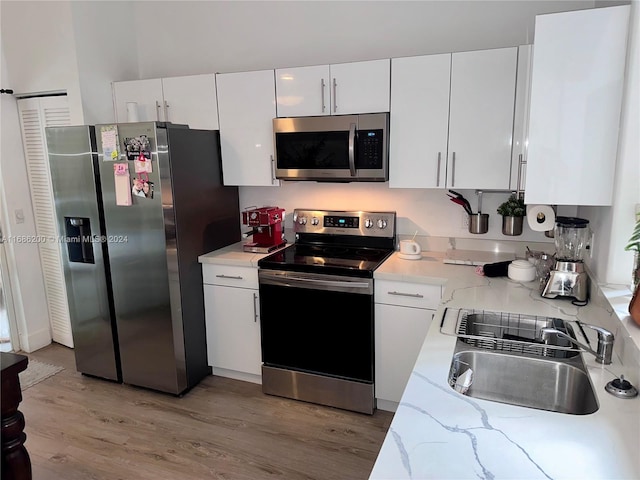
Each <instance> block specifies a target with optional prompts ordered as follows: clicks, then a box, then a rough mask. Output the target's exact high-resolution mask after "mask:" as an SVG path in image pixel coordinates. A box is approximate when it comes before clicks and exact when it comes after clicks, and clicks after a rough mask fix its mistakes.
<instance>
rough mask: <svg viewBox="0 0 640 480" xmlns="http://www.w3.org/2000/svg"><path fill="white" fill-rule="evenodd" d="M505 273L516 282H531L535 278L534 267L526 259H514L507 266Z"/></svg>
mask: <svg viewBox="0 0 640 480" xmlns="http://www.w3.org/2000/svg"><path fill="white" fill-rule="evenodd" d="M507 275H508V276H509V278H510V279H511V280H515V281H516V282H533V281H534V280H535V279H536V267H535V266H534V265H533V264H532V263H531V262H529V261H527V260H514V261H513V262H511V263H510V264H509V267H508V268H507Z"/></svg>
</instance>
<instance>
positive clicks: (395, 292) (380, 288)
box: [374, 280, 442, 309]
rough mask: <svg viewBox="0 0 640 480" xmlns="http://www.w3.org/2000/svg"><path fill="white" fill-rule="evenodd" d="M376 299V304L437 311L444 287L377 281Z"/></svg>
mask: <svg viewBox="0 0 640 480" xmlns="http://www.w3.org/2000/svg"><path fill="white" fill-rule="evenodd" d="M374 298H375V303H384V304H387V305H401V306H404V307H414V308H430V309H436V308H438V305H439V304H440V299H441V298H442V286H441V285H427V284H424V283H407V282H394V281H389V280H376V281H375V297H374Z"/></svg>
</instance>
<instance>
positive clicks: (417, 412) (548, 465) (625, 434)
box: [370, 252, 640, 480]
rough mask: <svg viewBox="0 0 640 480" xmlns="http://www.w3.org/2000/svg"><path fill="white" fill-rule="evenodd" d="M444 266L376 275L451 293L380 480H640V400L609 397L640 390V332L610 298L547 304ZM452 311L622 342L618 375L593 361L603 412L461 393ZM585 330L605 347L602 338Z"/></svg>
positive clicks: (436, 260)
mask: <svg viewBox="0 0 640 480" xmlns="http://www.w3.org/2000/svg"><path fill="white" fill-rule="evenodd" d="M441 258H442V254H441V253H434V252H425V253H424V254H423V258H422V259H421V260H415V261H412V260H402V259H400V258H398V256H397V253H394V254H393V255H392V256H391V257H390V258H389V259H388V260H387V261H386V262H385V263H384V264H383V265H382V266H380V267H379V268H378V269H377V270H376V272H375V273H374V278H376V279H388V280H400V281H408V282H423V283H434V284H438V285H443V284H444V285H445V288H444V294H443V298H442V303H441V305H440V307H439V308H438V310H437V312H436V314H435V316H434V320H433V322H432V323H431V327H430V329H429V331H428V333H427V336H426V338H425V342H424V344H423V347H422V350H421V351H420V354H419V355H418V359H417V361H416V365H415V367H414V370H413V372H412V374H411V377H410V379H409V382H408V384H407V386H406V388H405V391H404V394H403V396H402V399H401V402H400V404H399V406H398V409H397V411H396V414H395V416H394V418H393V421H392V423H391V426H390V429H389V431H388V433H387V436H386V438H385V440H384V443H383V445H382V448H381V450H380V452H379V455H378V458H377V460H376V463H375V465H374V468H373V471H372V473H371V476H370V479H371V480H380V479H385V480H400V479H420V478H438V479H447V478H449V479H466V478H487V479H490V478H491V479H492V478H495V479H500V478H503V479H528V478H543V479H544V478H547V479H548V478H553V479H560V478H575V479H627V478H628V479H638V478H640V455H638V443H639V440H640V397H636V398H634V399H619V398H616V397H613V396H612V395H610V394H608V393H606V392H605V390H604V386H605V384H606V383H607V382H608V381H610V380H612V379H613V378H615V377H616V376H619V375H620V374H623V375H624V376H625V378H627V379H628V380H630V381H631V382H632V383H633V384H634V385H635V386H636V387H638V386H640V363H639V357H640V355H639V353H638V346H637V343H636V341H635V337H636V334H637V332H635V331H633V330H632V329H633V328H637V327H636V326H635V325H632V324H631V323H625V322H624V321H621V320H620V318H619V316H618V313H617V312H616V310H617V309H616V308H614V307H612V304H611V303H610V301H608V297H607V296H606V295H607V292H606V290H607V288H604V287H603V288H602V289H601V288H599V287H597V286H595V287H594V286H592V294H591V299H590V302H589V304H588V305H587V306H585V307H577V306H574V305H572V304H571V301H570V300H569V299H544V298H542V297H541V296H540V294H539V293H538V288H537V282H531V283H518V282H514V281H511V280H509V279H508V278H506V277H500V278H489V277H484V276H481V275H478V274H476V273H475V267H473V266H465V265H445V264H442V262H441V261H440V260H441ZM603 290H604V291H605V292H604V293H603ZM610 290H611V291H618V290H616V289H615V287H612V288H610ZM611 291H609V292H608V293H609V296H611ZM614 296H615V295H614ZM446 308H475V309H485V310H491V311H504V312H513V313H524V314H531V315H539V316H552V317H558V318H562V319H566V320H576V319H580V320H581V321H583V322H585V323H589V324H594V325H600V326H603V327H605V328H607V329H609V330H611V331H612V332H613V333H614V334H615V335H616V339H615V342H616V343H615V348H614V358H613V363H612V364H611V365H605V366H603V365H601V364H598V363H596V362H595V359H594V357H593V355H591V354H588V353H585V354H583V358H584V360H585V362H586V364H587V368H588V370H589V375H590V378H591V382H592V384H593V387H594V389H595V392H596V395H597V398H598V404H599V409H598V411H597V412H595V413H593V414H590V415H569V414H562V413H555V412H549V411H545V410H537V409H533V408H526V407H519V406H514V405H508V404H502V403H497V402H491V401H487V400H482V399H477V398H473V397H469V396H465V395H461V394H459V393H457V392H455V391H454V390H453V389H452V388H451V387H450V386H449V384H448V382H447V377H448V373H449V367H450V364H451V358H452V355H453V351H454V348H455V343H456V338H455V336H453V335H450V334H446V333H443V331H441V324H442V319H443V318H444V312H445V309H446ZM454 327H455V325H449V324H445V325H443V328H442V330H444V331H445V332H448V333H452V332H453V330H454ZM585 330H587V335H588V336H589V339H590V341H591V344H592V345H596V334H595V332H594V331H592V330H591V329H585ZM576 331H578V330H577V329H576Z"/></svg>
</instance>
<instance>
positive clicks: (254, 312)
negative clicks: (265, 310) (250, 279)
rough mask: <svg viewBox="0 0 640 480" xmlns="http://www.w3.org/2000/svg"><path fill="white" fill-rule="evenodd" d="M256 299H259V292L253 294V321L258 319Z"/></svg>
mask: <svg viewBox="0 0 640 480" xmlns="http://www.w3.org/2000/svg"><path fill="white" fill-rule="evenodd" d="M256 300H258V294H257V293H254V294H253V323H256V322H257V321H258V309H257V308H256Z"/></svg>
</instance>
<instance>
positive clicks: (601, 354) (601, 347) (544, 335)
mask: <svg viewBox="0 0 640 480" xmlns="http://www.w3.org/2000/svg"><path fill="white" fill-rule="evenodd" d="M582 325H584V326H585V327H589V328H591V329H593V330H595V331H596V332H598V351H597V352H596V351H594V350H593V349H592V348H590V347H588V346H586V345H583V344H582V343H580V342H578V341H577V340H574V339H573V338H572V337H570V336H569V335H567V334H566V333H564V332H561V331H560V330H556V329H555V328H550V327H548V328H541V329H540V338H541V339H542V341H544V342H547V341H548V340H549V338H550V336H551V334H554V333H555V334H556V335H559V336H561V337H562V338H566V339H567V340H569V341H570V342H571V343H573V344H575V345H577V346H578V347H580V348H581V349H582V350H585V351H587V352H589V353H591V354H593V355H595V357H596V362H598V363H602V364H604V365H609V364H610V363H611V354H612V353H613V333H611V332H610V331H609V330H607V329H605V328H602V327H596V326H595V325H589V324H587V323H583V324H582Z"/></svg>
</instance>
